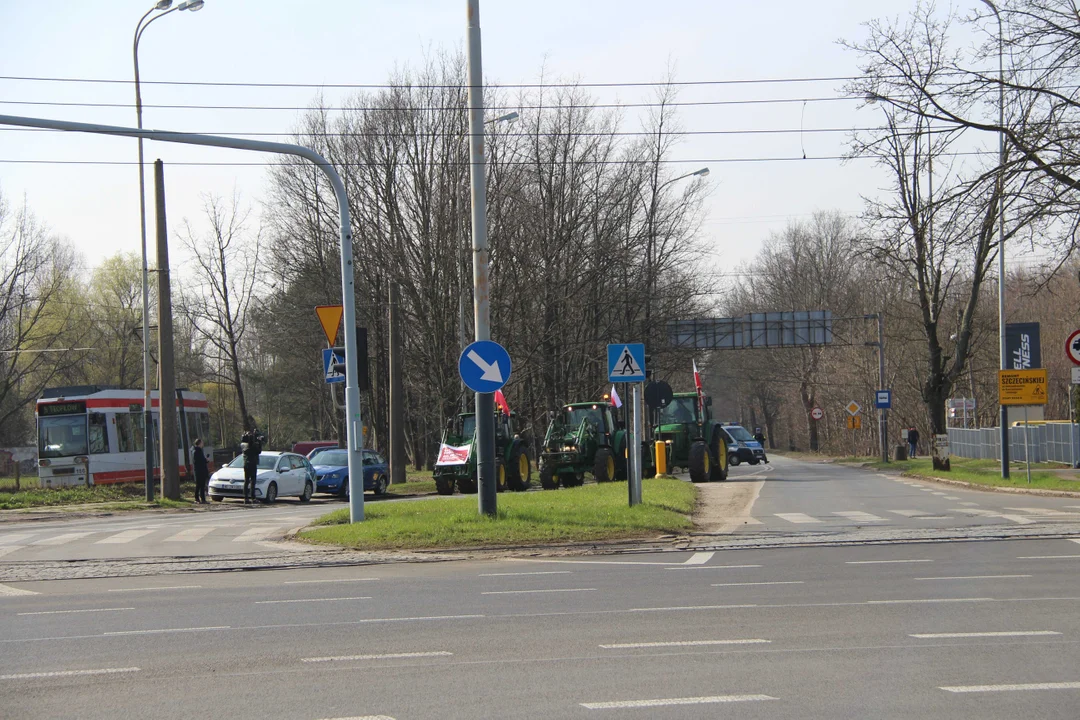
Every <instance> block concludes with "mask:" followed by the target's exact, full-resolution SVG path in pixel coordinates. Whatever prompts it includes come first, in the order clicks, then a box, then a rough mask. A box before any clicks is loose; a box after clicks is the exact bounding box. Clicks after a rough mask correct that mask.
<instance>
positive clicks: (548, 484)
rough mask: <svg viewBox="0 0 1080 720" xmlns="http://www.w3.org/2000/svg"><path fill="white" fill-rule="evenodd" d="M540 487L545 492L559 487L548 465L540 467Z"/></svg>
mask: <svg viewBox="0 0 1080 720" xmlns="http://www.w3.org/2000/svg"><path fill="white" fill-rule="evenodd" d="M540 487H542V488H544V489H545V490H554V489H556V488H557V487H559V481H558V480H557V479H556V478H555V473H553V472H552V471H551V466H550V465H543V464H541V465H540Z"/></svg>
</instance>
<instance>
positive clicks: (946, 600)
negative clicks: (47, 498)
mask: <svg viewBox="0 0 1080 720" xmlns="http://www.w3.org/2000/svg"><path fill="white" fill-rule="evenodd" d="M993 601H994V598H988V597H977V598H922V599H917V600H867V601H866V604H867V605H908V604H912V603H969V602H971V603H973V602H993Z"/></svg>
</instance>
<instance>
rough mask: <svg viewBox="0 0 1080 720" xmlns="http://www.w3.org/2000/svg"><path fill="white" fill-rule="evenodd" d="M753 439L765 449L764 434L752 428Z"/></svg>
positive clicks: (758, 429) (759, 429)
mask: <svg viewBox="0 0 1080 720" xmlns="http://www.w3.org/2000/svg"><path fill="white" fill-rule="evenodd" d="M754 439H755V440H757V441H758V445H760V446H761V447H765V433H763V432H761V428H759V427H756V428H754Z"/></svg>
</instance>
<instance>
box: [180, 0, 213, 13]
mask: <svg viewBox="0 0 1080 720" xmlns="http://www.w3.org/2000/svg"><path fill="white" fill-rule="evenodd" d="M205 4H206V3H205V2H204V1H203V0H184V2H182V3H180V4H179V5H177V6H176V9H177V10H190V11H191V12H197V11H199V10H202V9H203V5H205Z"/></svg>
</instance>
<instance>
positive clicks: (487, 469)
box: [468, 0, 496, 516]
mask: <svg viewBox="0 0 1080 720" xmlns="http://www.w3.org/2000/svg"><path fill="white" fill-rule="evenodd" d="M468 35H469V162H470V179H471V181H472V183H471V189H472V236H473V324H474V326H475V328H476V340H477V341H480V340H490V339H491V311H490V308H489V306H488V303H489V293H490V286H489V281H488V239H487V172H486V167H485V160H484V71H483V68H482V63H481V52H480V0H468ZM476 474H477V477H478V479H479V481H480V482H479V485H480V487H479V488H478V489H479V492H478V493H477V500H478V502H479V505H480V513H481V514H482V515H490V516H494V515H495V513H496V505H495V503H496V488H495V394H494V393H476Z"/></svg>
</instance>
